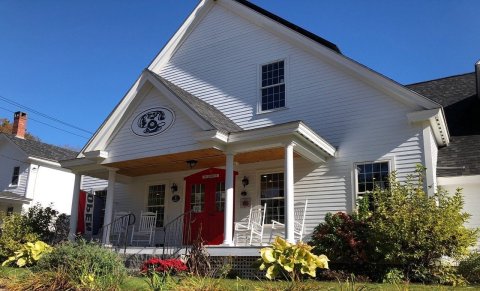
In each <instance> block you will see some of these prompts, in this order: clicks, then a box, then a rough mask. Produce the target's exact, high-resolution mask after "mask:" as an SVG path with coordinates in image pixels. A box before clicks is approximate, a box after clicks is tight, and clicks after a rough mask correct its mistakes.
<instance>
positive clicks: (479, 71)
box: [475, 61, 480, 99]
mask: <svg viewBox="0 0 480 291" xmlns="http://www.w3.org/2000/svg"><path fill="white" fill-rule="evenodd" d="M475 77H477V98H478V99H480V61H478V62H476V63H475Z"/></svg>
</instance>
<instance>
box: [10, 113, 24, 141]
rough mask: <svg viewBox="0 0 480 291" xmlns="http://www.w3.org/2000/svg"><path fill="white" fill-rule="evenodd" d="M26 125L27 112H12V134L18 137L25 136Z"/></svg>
mask: <svg viewBox="0 0 480 291" xmlns="http://www.w3.org/2000/svg"><path fill="white" fill-rule="evenodd" d="M26 127H27V114H26V113H25V112H21V111H17V112H15V113H14V114H13V128H12V134H13V135H15V137H18V138H25V129H26Z"/></svg>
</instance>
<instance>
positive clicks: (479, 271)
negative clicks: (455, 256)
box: [458, 252, 480, 284]
mask: <svg viewBox="0 0 480 291" xmlns="http://www.w3.org/2000/svg"><path fill="white" fill-rule="evenodd" d="M458 273H459V274H460V275H462V276H463V277H464V278H465V279H466V280H467V281H468V282H469V283H470V284H480V253H476V252H475V253H472V254H470V255H469V256H468V257H467V258H465V259H463V260H462V261H460V264H459V265H458Z"/></svg>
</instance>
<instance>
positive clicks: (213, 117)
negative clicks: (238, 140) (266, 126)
mask: <svg viewBox="0 0 480 291" xmlns="http://www.w3.org/2000/svg"><path fill="white" fill-rule="evenodd" d="M149 72H150V73H151V74H152V75H153V76H154V77H155V78H157V79H158V80H159V81H160V82H162V84H164V85H165V86H166V87H167V88H168V89H169V90H170V91H171V92H172V93H173V94H175V96H177V97H178V98H179V99H181V100H182V101H183V102H184V103H185V104H186V105H187V106H189V107H190V108H191V109H192V110H193V111H194V112H196V113H197V114H198V115H199V116H200V117H202V118H203V119H204V120H205V121H206V122H208V123H210V124H211V125H212V126H213V127H214V128H215V129H218V130H223V131H226V132H237V131H241V130H242V128H241V127H240V126H238V125H237V124H236V123H235V122H233V121H232V120H230V119H229V118H228V117H226V116H225V115H224V114H223V113H222V112H221V111H220V110H218V109H217V108H215V106H213V105H210V104H208V103H207V102H205V101H203V100H201V99H200V98H198V97H195V96H194V95H192V94H190V93H188V92H187V91H185V90H183V89H182V88H180V87H178V86H177V85H175V84H173V83H172V82H170V81H168V80H166V79H164V78H163V77H161V76H159V75H157V74H155V73H154V72H152V71H149Z"/></svg>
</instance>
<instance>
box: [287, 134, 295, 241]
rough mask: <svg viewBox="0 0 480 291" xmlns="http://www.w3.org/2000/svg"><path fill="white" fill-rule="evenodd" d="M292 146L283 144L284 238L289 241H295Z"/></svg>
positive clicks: (292, 144) (291, 144)
mask: <svg viewBox="0 0 480 291" xmlns="http://www.w3.org/2000/svg"><path fill="white" fill-rule="evenodd" d="M293 146H294V143H289V144H287V145H286V146H285V170H284V171H285V180H284V190H285V192H284V193H285V194H284V195H285V196H284V197H285V239H286V240H287V241H288V242H290V243H295V233H294V222H295V216H294V206H293V205H294V200H295V197H294V187H293V183H294V180H293Z"/></svg>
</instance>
